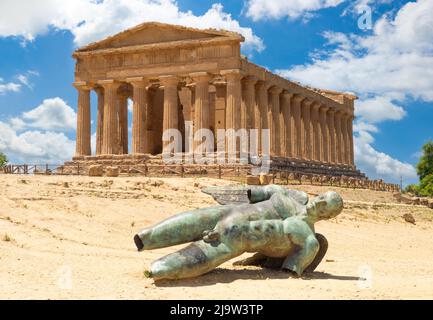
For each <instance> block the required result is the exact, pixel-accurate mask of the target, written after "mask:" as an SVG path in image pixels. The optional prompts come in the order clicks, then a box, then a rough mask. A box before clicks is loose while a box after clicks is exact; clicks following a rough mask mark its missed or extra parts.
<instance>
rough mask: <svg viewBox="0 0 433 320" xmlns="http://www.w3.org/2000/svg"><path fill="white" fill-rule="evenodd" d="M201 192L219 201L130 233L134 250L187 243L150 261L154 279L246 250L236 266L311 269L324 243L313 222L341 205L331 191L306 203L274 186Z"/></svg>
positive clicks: (203, 269)
mask: <svg viewBox="0 0 433 320" xmlns="http://www.w3.org/2000/svg"><path fill="white" fill-rule="evenodd" d="M203 191H204V192H206V193H208V194H211V195H213V196H214V198H215V199H216V200H217V201H218V202H219V203H220V204H223V205H219V206H214V207H210V208H204V209H197V210H193V211H187V212H184V213H181V214H178V215H175V216H173V217H170V218H168V219H166V220H164V221H162V222H161V223H159V224H157V225H155V226H153V227H150V228H146V229H144V230H142V231H140V232H139V233H138V234H137V235H136V236H135V237H134V241H135V244H136V246H137V248H138V250H139V251H142V250H150V249H157V248H163V247H169V246H173V245H177V244H182V243H188V242H193V243H192V244H190V245H189V246H187V247H185V248H183V249H181V250H179V251H177V252H174V253H172V254H169V255H167V256H165V257H163V258H160V259H158V260H156V261H155V262H153V263H152V265H151V269H150V271H149V276H150V277H152V278H154V279H155V280H160V279H183V278H191V277H196V276H199V275H202V274H205V273H207V272H209V271H211V270H213V269H214V268H216V267H217V266H219V265H220V264H222V263H224V262H226V261H228V260H230V259H232V258H235V257H237V256H240V255H241V254H243V253H246V252H254V253H256V254H255V255H254V256H253V257H251V258H248V259H246V260H243V261H241V262H238V264H242V265H259V266H263V267H274V268H275V267H276V268H281V269H283V270H287V271H291V272H294V273H296V274H297V275H298V276H300V275H302V274H303V273H304V272H311V271H313V270H314V269H315V268H316V267H317V266H318V265H319V263H320V262H321V260H322V259H323V257H324V255H325V253H326V250H327V247H328V243H327V241H326V238H325V237H324V236H322V235H320V234H317V233H315V231H314V223H315V222H317V221H319V220H325V219H330V218H333V217H335V216H337V215H338V214H340V212H341V211H342V209H343V200H342V198H341V197H340V196H339V195H338V194H337V193H336V192H327V193H325V194H323V195H321V196H318V197H316V198H314V199H312V200H310V201H309V200H308V196H307V194H306V193H304V192H301V191H296V190H288V189H286V188H284V187H281V186H277V185H269V186H263V187H259V186H257V187H251V186H248V187H244V186H235V187H229V188H227V187H214V188H208V189H205V190H203Z"/></svg>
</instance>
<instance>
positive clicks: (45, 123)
mask: <svg viewBox="0 0 433 320" xmlns="http://www.w3.org/2000/svg"><path fill="white" fill-rule="evenodd" d="M21 120H22V122H24V123H25V126H26V127H30V128H38V129H43V130H54V131H67V130H75V128H76V123H77V115H76V113H75V111H74V110H73V109H72V108H71V107H70V106H68V105H67V104H66V102H65V101H63V100H62V99H61V98H58V97H57V98H51V99H45V100H44V101H43V102H42V104H41V105H39V106H38V107H36V108H34V109H32V110H30V111H27V112H24V113H23V114H22V118H21ZM15 121H17V120H15ZM18 124H19V123H18ZM21 125H22V123H21Z"/></svg>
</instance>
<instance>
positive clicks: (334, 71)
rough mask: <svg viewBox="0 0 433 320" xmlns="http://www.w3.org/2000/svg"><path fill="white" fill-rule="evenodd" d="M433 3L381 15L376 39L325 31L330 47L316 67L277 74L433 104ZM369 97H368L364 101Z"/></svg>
mask: <svg viewBox="0 0 433 320" xmlns="http://www.w3.org/2000/svg"><path fill="white" fill-rule="evenodd" d="M431 12H433V1H426V0H419V1H418V2H410V3H408V4H406V5H405V6H404V7H402V8H401V9H400V10H399V12H398V13H397V15H396V17H395V19H389V18H387V17H386V16H384V17H382V18H381V19H380V20H379V21H378V22H377V23H376V24H375V26H374V31H373V34H372V35H369V36H357V35H353V34H349V35H346V34H342V33H333V32H326V33H325V34H324V36H325V38H326V39H327V40H328V43H329V45H330V46H331V49H330V50H328V51H326V52H321V55H320V57H318V54H317V53H316V55H315V56H316V57H315V58H314V59H313V61H312V63H309V64H305V65H298V66H295V67H293V68H291V69H288V70H279V71H278V72H279V73H280V74H282V75H283V76H285V77H288V78H291V79H293V80H297V81H301V82H304V83H307V84H310V85H312V86H318V87H328V88H333V89H335V90H341V91H354V92H357V93H358V94H361V97H362V98H366V97H371V96H372V95H379V96H385V95H386V96H387V97H393V98H394V100H397V101H404V99H406V98H408V97H410V98H414V99H422V100H425V101H433V32H432V30H433V16H432V15H431V14H430V13H431ZM363 96H365V97H363Z"/></svg>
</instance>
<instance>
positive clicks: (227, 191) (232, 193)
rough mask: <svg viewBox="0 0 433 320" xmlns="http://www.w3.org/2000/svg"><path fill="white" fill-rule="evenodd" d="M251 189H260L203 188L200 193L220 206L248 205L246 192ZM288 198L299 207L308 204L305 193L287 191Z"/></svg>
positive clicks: (242, 186)
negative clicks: (208, 196)
mask: <svg viewBox="0 0 433 320" xmlns="http://www.w3.org/2000/svg"><path fill="white" fill-rule="evenodd" d="M252 188H260V186H249V185H229V186H216V187H207V188H203V189H202V190H201V191H202V192H203V193H206V194H208V195H210V196H212V198H214V199H215V201H216V202H218V203H219V204H222V205H226V204H235V205H236V204H245V203H250V200H249V198H248V190H249V189H252ZM287 192H288V195H289V197H291V198H293V199H294V200H295V201H297V202H299V203H300V204H301V205H306V204H307V202H308V195H307V193H305V192H303V191H299V190H291V189H287Z"/></svg>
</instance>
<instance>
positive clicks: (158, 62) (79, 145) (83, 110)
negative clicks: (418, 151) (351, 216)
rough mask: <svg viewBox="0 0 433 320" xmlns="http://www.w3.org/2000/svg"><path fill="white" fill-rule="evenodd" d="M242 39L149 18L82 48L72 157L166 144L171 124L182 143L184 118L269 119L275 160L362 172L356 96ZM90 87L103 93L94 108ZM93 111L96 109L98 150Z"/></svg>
mask: <svg viewBox="0 0 433 320" xmlns="http://www.w3.org/2000/svg"><path fill="white" fill-rule="evenodd" d="M243 41H244V38H243V37H242V36H241V35H239V34H237V33H234V32H229V31H222V30H214V29H207V30H201V29H195V28H188V27H182V26H176V25H170V24H162V23H156V22H150V23H144V24H141V25H138V26H136V27H134V28H131V29H128V30H126V31H123V32H121V33H118V34H116V35H114V36H111V37H108V38H106V39H104V40H102V41H98V42H95V43H92V44H90V45H87V46H85V47H82V48H80V49H78V50H76V51H75V52H74V53H73V57H74V58H75V59H76V69H75V83H74V86H75V88H76V89H77V91H78V113H77V140H76V154H75V157H74V159H73V161H85V160H86V159H89V160H92V161H95V160H97V159H106V158H109V156H115V157H116V158H117V159H119V158H121V157H124V158H125V159H128V158H131V157H133V158H140V156H141V155H143V156H144V155H146V154H151V155H158V154H161V153H162V151H163V149H164V143H163V140H162V134H163V132H164V131H165V130H166V129H170V128H175V129H178V130H179V131H180V132H181V134H182V150H178V151H179V152H182V151H185V145H186V143H185V142H186V141H185V140H186V138H185V135H186V131H187V126H186V124H188V123H192V124H193V130H194V131H196V130H198V129H201V128H204V129H210V130H211V131H212V132H213V133H215V134H216V133H217V130H218V129H226V130H228V129H236V130H238V129H240V128H244V129H246V130H247V131H248V130H251V129H259V130H261V129H269V130H270V139H269V140H270V155H271V159H272V163H273V164H274V166H277V167H284V166H285V165H289V166H290V165H298V166H299V167H300V168H311V167H314V168H326V170H328V171H329V170H331V171H332V170H334V171H335V173H336V174H340V175H341V174H344V175H349V176H351V175H352V176H359V175H360V174H361V173H360V172H359V171H357V170H356V168H355V165H354V156H353V154H354V150H353V126H352V123H353V120H354V101H355V100H356V99H357V97H355V96H354V95H352V94H347V93H340V92H334V91H327V90H320V89H315V88H310V87H306V86H302V85H300V84H299V83H296V82H292V81H289V80H287V79H284V78H282V77H280V76H278V75H276V74H273V73H271V72H269V71H268V70H266V69H264V68H262V67H260V66H258V65H255V64H254V63H252V62H250V61H248V59H247V58H246V57H244V56H242V55H241V51H240V47H241V43H242V42H243ZM92 91H94V92H95V93H96V95H97V106H94V107H93V108H92V106H91V103H90V101H91V99H90V97H91V92H92ZM129 99H130V100H132V102H133V104H132V121H130V122H131V123H128V118H129V117H128V100H129ZM91 112H96V114H97V116H96V119H97V120H96V154H93V155H92V153H91V150H92V148H91ZM130 127H132V141H128V136H129V134H128V131H129V128H130ZM218 138H219V137H218ZM218 138H215V141H216V140H217V139H218ZM215 143H216V142H215ZM259 146H261V142H260V141H259ZM237 148H238V147H237ZM259 152H260V150H259Z"/></svg>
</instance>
